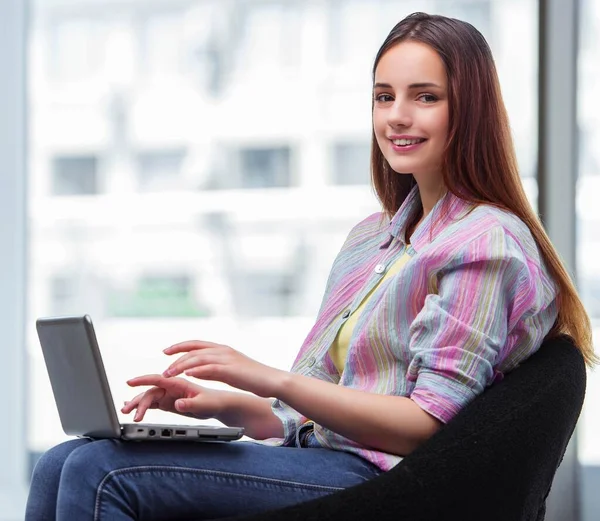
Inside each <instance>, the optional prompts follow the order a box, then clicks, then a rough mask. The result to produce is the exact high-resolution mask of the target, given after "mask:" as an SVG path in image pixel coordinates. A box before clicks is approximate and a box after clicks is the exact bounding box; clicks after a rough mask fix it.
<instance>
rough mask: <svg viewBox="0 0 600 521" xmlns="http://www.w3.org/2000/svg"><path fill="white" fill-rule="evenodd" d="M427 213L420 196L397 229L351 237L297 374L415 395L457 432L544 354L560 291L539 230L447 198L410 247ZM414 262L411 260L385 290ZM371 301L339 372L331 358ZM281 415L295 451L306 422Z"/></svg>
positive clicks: (321, 434) (323, 434)
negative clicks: (511, 374)
mask: <svg viewBox="0 0 600 521" xmlns="http://www.w3.org/2000/svg"><path fill="white" fill-rule="evenodd" d="M419 207H420V200H419V194H418V191H417V188H416V187H415V189H414V190H413V191H412V192H411V193H410V195H409V196H408V197H407V198H406V200H405V202H404V204H403V205H402V207H401V208H400V209H399V210H398V212H397V213H396V215H395V216H394V218H393V219H392V221H391V222H387V220H385V219H384V217H383V214H382V213H377V214H374V215H371V216H370V217H367V218H366V219H365V220H363V221H362V222H360V223H359V224H358V225H356V226H355V227H354V228H353V229H352V231H351V232H350V234H349V235H348V237H347V239H346V241H345V243H344V245H343V246H342V249H341V251H340V252H339V254H338V256H337V258H336V259H335V261H334V263H333V266H332V269H331V273H330V275H329V279H328V281H327V285H326V289H325V295H324V297H323V301H322V304H321V308H320V310H319V313H318V316H317V320H316V323H315V325H314V326H313V328H312V329H311V331H310V332H309V334H308V336H307V338H306V340H305V341H304V343H303V344H302V347H301V349H300V352H299V353H298V356H297V357H296V360H295V362H294V364H293V366H292V369H291V370H292V372H295V373H300V374H303V375H308V376H312V377H315V378H319V379H322V380H325V381H328V382H332V383H335V384H338V385H343V386H346V387H351V388H354V389H358V390H362V391H365V392H369V393H378V394H386V395H396V396H404V397H409V398H410V399H412V400H413V401H414V402H415V403H417V404H418V405H419V406H420V407H421V408H422V409H423V410H425V411H427V412H428V413H429V414H431V415H433V416H435V417H436V418H438V419H439V420H441V421H442V422H448V421H449V420H450V419H451V418H452V417H453V416H454V415H455V414H456V413H457V412H458V411H459V410H460V409H461V408H462V407H464V406H465V405H466V404H467V403H469V402H470V401H471V400H473V398H475V396H477V395H478V394H480V393H481V392H482V391H483V390H484V389H485V388H486V386H489V385H490V384H492V383H493V382H495V381H498V380H499V379H501V378H502V375H503V374H505V373H507V372H508V371H511V370H512V369H514V368H515V367H516V366H517V365H518V364H519V363H520V362H522V361H523V360H524V359H526V358H527V357H528V356H530V355H531V354H533V353H534V352H535V351H536V350H537V349H538V348H539V347H540V344H541V342H542V339H543V338H544V336H545V335H546V334H547V333H548V331H549V330H550V328H551V327H552V325H553V324H554V321H555V320H556V317H557V302H556V296H557V288H556V285H555V283H554V281H553V280H552V278H551V276H550V275H549V273H548V271H547V270H546V268H545V266H544V263H543V261H542V258H541V256H540V252H539V251H538V248H537V245H536V243H535V241H534V239H533V237H532V235H531V233H530V231H529V229H528V228H527V226H526V225H525V224H524V223H523V222H522V221H521V220H520V219H519V218H517V217H516V216H515V215H513V214H511V213H509V212H506V211H503V210H500V209H497V208H495V207H492V206H488V205H480V206H474V205H471V204H469V203H466V202H465V201H464V200H462V199H460V198H458V197H456V196H454V195H452V194H451V193H447V194H446V195H445V196H444V197H443V198H442V199H441V200H440V201H438V203H437V204H436V206H435V207H434V208H433V210H432V212H430V213H429V215H428V216H427V217H426V218H425V219H424V220H423V222H422V223H421V224H420V225H419V227H418V228H417V229H416V230H415V232H414V233H413V235H412V237H411V243H410V244H409V245H407V243H406V239H405V235H404V233H405V228H406V225H407V223H408V222H409V221H410V218H411V217H412V215H413V214H414V212H416V211H418V208H419ZM405 253H408V254H409V255H410V257H411V258H410V260H409V261H408V262H407V263H406V264H404V266H403V267H402V269H401V270H400V271H399V272H398V273H396V274H394V275H393V276H391V277H388V278H386V280H383V281H381V284H378V282H380V279H381V278H382V277H384V276H385V274H386V272H387V270H388V269H389V268H390V266H391V265H393V264H394V262H395V261H396V260H397V259H399V258H400V257H401V256H402V255H404V254H405ZM376 286H377V287H376ZM375 287H376V288H375ZM373 288H375V290H374V291H373V293H372V294H371V295H369V293H370V292H371V290H372V289H373ZM366 295H369V299H368V300H367V301H366V303H365V305H364V308H363V309H361V313H360V315H359V316H358V319H357V321H356V324H355V325H354V328H353V330H352V335H351V338H350V341H349V344H348V352H347V356H346V362H345V365H344V368H343V371H342V372H341V374H340V372H339V371H338V370H337V369H336V366H335V364H334V363H333V361H332V359H331V357H330V355H329V350H330V348H331V345H332V343H333V342H334V340H335V339H336V337H337V335H338V331H339V329H340V327H341V326H342V324H344V322H345V321H346V320H348V318H349V317H350V316H351V315H352V313H353V312H354V311H356V309H357V308H358V307H359V306H360V305H361V303H362V302H363V300H364V298H365V296H366ZM273 411H274V413H275V414H276V415H277V416H278V417H279V418H280V419H281V421H282V423H283V428H284V439H283V440H281V439H280V440H275V439H272V440H268V443H276V444H283V445H294V443H295V440H296V435H297V431H298V428H299V427H300V426H301V425H302V424H303V423H305V422H306V421H307V418H306V417H304V416H303V415H302V414H300V413H299V412H297V411H295V410H294V409H292V408H291V407H289V406H287V405H286V404H285V403H283V402H282V401H280V400H275V401H274V403H273ZM389 414H393V411H390V412H389ZM315 436H316V438H317V440H318V441H319V442H320V443H321V445H323V446H324V447H326V448H330V449H335V450H344V451H348V452H352V453H356V454H358V455H360V456H362V457H363V458H365V459H367V460H369V461H371V462H372V463H374V464H375V465H377V466H378V467H379V468H381V469H382V470H389V469H390V468H392V467H393V466H394V465H396V464H397V463H398V462H399V461H400V460H401V457H399V456H397V455H393V454H388V453H384V452H381V451H377V450H372V449H369V448H365V447H363V446H361V445H360V444H358V443H356V442H354V441H353V440H350V439H348V438H345V437H344V436H341V435H339V434H336V433H335V432H333V431H331V430H329V429H326V428H325V427H323V426H320V425H315Z"/></svg>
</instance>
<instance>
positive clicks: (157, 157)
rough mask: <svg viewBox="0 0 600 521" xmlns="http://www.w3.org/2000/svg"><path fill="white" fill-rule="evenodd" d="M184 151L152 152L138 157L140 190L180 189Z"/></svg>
mask: <svg viewBox="0 0 600 521" xmlns="http://www.w3.org/2000/svg"><path fill="white" fill-rule="evenodd" d="M185 156H186V153H185V151H184V150H151V151H149V152H143V153H140V154H139V155H138V157H137V166H138V180H139V187H140V190H141V191H143V192H146V191H160V190H172V189H180V188H183V186H182V176H181V168H182V165H183V161H184V159H185Z"/></svg>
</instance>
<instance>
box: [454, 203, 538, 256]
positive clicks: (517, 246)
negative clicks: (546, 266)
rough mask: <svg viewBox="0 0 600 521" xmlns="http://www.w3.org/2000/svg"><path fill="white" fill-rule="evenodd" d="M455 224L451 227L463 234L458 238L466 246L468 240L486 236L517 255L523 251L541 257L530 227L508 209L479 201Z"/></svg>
mask: <svg viewBox="0 0 600 521" xmlns="http://www.w3.org/2000/svg"><path fill="white" fill-rule="evenodd" d="M455 226H456V229H455V230H454V231H455V232H459V233H460V235H463V237H462V239H463V240H461V241H460V242H461V243H462V244H463V245H464V246H465V247H468V245H469V244H470V243H471V244H475V243H477V242H481V241H482V240H484V241H485V240H488V241H491V242H493V243H495V244H497V245H498V246H499V247H501V248H502V249H503V250H504V251H506V249H508V252H510V253H512V254H517V256H521V255H523V256H524V257H527V258H529V259H530V260H537V261H539V259H540V253H539V249H538V246H537V243H536V241H535V239H534V237H533V234H532V233H531V230H530V229H529V227H528V226H527V224H526V223H525V222H524V221H523V220H522V219H521V218H519V217H518V216H517V215H515V214H514V213H512V212H510V211H508V210H504V209H502V208H498V207H496V206H492V205H489V204H480V205H477V206H475V207H472V208H471V210H470V211H469V212H468V213H467V214H466V216H464V218H462V219H460V220H458V221H456V222H455ZM461 232H462V233H461ZM500 243H502V246H501V245H500Z"/></svg>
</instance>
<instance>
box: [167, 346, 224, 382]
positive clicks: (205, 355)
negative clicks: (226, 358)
mask: <svg viewBox="0 0 600 521" xmlns="http://www.w3.org/2000/svg"><path fill="white" fill-rule="evenodd" d="M221 358H222V357H221V356H219V354H218V353H216V352H202V351H200V352H199V353H197V354H196V355H195V356H191V357H189V358H186V359H185V360H184V359H183V357H182V358H180V359H179V360H177V362H174V363H172V364H171V365H170V366H169V367H168V368H167V370H166V371H165V372H164V373H163V376H165V377H167V378H168V377H172V376H177V375H178V374H181V373H183V372H186V371H187V370H188V369H192V368H195V367H202V366H205V365H206V364H218V363H219V360H221Z"/></svg>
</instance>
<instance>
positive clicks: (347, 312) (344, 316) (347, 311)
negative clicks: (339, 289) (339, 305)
mask: <svg viewBox="0 0 600 521" xmlns="http://www.w3.org/2000/svg"><path fill="white" fill-rule="evenodd" d="M349 316H350V310H349V309H347V310H346V311H344V313H343V314H342V318H348V317H349Z"/></svg>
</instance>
